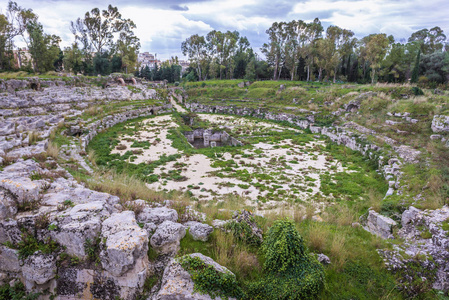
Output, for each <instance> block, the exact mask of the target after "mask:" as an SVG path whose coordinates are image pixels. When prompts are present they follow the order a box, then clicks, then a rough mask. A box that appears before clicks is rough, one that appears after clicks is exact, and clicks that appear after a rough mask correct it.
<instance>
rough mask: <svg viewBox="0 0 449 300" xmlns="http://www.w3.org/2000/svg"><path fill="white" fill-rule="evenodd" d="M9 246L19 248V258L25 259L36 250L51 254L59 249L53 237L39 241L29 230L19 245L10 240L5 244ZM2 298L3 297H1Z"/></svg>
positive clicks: (23, 235) (24, 233)
mask: <svg viewBox="0 0 449 300" xmlns="http://www.w3.org/2000/svg"><path fill="white" fill-rule="evenodd" d="M5 245H6V246H7V247H9V248H13V249H17V250H18V253H19V259H22V260H23V259H25V258H27V257H28V256H31V255H33V254H34V253H35V252H36V251H41V252H42V253H43V254H51V253H54V252H56V251H58V250H59V249H60V248H59V245H58V243H56V242H55V241H53V240H52V239H51V238H47V239H46V240H45V242H41V241H38V240H37V239H36V238H35V237H34V235H32V234H30V233H29V232H26V231H25V232H23V233H22V240H21V241H20V242H18V243H17V245H15V244H12V243H11V242H8V243H6V244H5ZM0 299H1V298H0Z"/></svg>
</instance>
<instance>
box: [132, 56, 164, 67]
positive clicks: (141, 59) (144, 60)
mask: <svg viewBox="0 0 449 300" xmlns="http://www.w3.org/2000/svg"><path fill="white" fill-rule="evenodd" d="M137 62H138V63H139V64H140V68H145V67H146V66H148V68H150V70H151V69H154V68H155V67H156V65H157V66H160V65H161V61H160V60H158V59H157V54H155V55H153V54H151V53H148V52H143V53H139V55H138V56H137Z"/></svg>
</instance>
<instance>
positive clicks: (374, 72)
mask: <svg viewBox="0 0 449 300" xmlns="http://www.w3.org/2000/svg"><path fill="white" fill-rule="evenodd" d="M375 75H376V68H373V75H372V77H371V84H374V76H375Z"/></svg>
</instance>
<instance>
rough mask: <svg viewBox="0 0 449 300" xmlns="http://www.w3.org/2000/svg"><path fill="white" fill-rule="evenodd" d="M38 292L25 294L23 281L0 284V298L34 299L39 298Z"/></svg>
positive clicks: (14, 299)
mask: <svg viewBox="0 0 449 300" xmlns="http://www.w3.org/2000/svg"><path fill="white" fill-rule="evenodd" d="M39 296H40V293H30V294H27V292H26V290H25V286H24V285H23V283H21V282H18V283H16V284H14V285H13V286H10V285H9V284H5V285H2V286H0V300H34V299H37V298H39Z"/></svg>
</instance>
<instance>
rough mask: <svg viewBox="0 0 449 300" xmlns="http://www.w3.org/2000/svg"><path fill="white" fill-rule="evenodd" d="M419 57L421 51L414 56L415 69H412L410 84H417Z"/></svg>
mask: <svg viewBox="0 0 449 300" xmlns="http://www.w3.org/2000/svg"><path fill="white" fill-rule="evenodd" d="M420 57H421V49H419V50H418V55H417V56H416V62H415V67H414V68H413V72H412V78H411V82H412V83H416V82H418V76H419V59H420Z"/></svg>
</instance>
